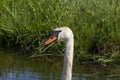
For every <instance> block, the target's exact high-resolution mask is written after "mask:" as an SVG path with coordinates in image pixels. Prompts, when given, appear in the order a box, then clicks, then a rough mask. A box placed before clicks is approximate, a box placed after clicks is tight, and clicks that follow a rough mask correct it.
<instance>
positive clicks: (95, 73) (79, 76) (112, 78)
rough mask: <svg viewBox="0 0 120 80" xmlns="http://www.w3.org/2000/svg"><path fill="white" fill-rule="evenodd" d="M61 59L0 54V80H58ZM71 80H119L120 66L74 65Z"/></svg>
mask: <svg viewBox="0 0 120 80" xmlns="http://www.w3.org/2000/svg"><path fill="white" fill-rule="evenodd" d="M62 62H63V57H54V59H53V57H52V58H50V57H45V56H44V57H37V58H30V57H25V56H22V55H17V54H11V53H5V52H0V80H60V79H61V73H62ZM72 80H120V66H119V65H110V66H106V67H105V66H100V65H91V64H88V63H86V64H84V65H83V64H81V65H80V64H74V66H73V76H72Z"/></svg>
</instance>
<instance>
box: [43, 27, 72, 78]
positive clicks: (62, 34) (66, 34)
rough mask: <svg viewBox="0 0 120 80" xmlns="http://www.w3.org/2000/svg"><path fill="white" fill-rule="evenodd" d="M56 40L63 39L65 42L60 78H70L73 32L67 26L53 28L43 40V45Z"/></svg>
mask: <svg viewBox="0 0 120 80" xmlns="http://www.w3.org/2000/svg"><path fill="white" fill-rule="evenodd" d="M56 40H63V41H64V42H65V54H64V64H63V65H64V66H63V72H62V80H71V79H72V64H73V49H74V36H73V32H72V31H71V29H70V28H68V27H59V28H55V29H54V30H53V31H52V34H51V36H50V38H49V39H48V40H47V41H46V42H45V45H48V44H50V43H52V42H54V41H56Z"/></svg>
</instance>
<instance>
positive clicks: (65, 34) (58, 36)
mask: <svg viewBox="0 0 120 80" xmlns="http://www.w3.org/2000/svg"><path fill="white" fill-rule="evenodd" d="M71 38H72V39H73V33H72V31H71V29H70V28H68V27H58V28H55V29H53V31H52V33H51V36H50V38H48V40H47V41H46V42H45V45H48V44H50V43H52V42H54V41H56V40H63V41H67V40H69V39H71Z"/></svg>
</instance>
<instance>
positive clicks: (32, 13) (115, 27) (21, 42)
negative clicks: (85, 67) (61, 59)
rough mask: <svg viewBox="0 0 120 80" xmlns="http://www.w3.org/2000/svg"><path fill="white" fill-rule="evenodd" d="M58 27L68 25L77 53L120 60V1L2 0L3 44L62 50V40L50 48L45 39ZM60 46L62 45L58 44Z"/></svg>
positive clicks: (1, 25)
mask: <svg viewBox="0 0 120 80" xmlns="http://www.w3.org/2000/svg"><path fill="white" fill-rule="evenodd" d="M57 26H69V27H70V28H71V29H72V30H73V33H74V36H75V55H76V56H77V57H78V58H81V59H83V58H86V57H87V58H88V57H90V58H91V56H92V59H95V60H96V59H99V61H101V60H102V61H103V62H109V61H120V59H119V58H120V27H119V26H120V1H119V0H64V1H63V0H51V1H50V0H1V1H0V38H1V39H0V43H1V46H2V47H8V48H15V47H19V48H21V49H25V50H32V51H39V52H40V54H44V53H45V52H47V53H50V52H49V51H51V52H52V53H56V52H59V53H62V52H61V49H62V43H58V44H55V45H52V46H51V48H49V50H48V49H47V48H48V47H45V46H44V45H43V44H44V41H45V39H46V38H47V37H48V35H49V33H50V31H51V30H52V29H53V28H55V27H57ZM58 45H59V46H58ZM60 47H61V48H60Z"/></svg>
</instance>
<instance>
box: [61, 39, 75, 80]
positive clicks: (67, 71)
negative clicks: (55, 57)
mask: <svg viewBox="0 0 120 80" xmlns="http://www.w3.org/2000/svg"><path fill="white" fill-rule="evenodd" d="M73 49H74V39H73V38H71V39H68V40H67V41H65V54H64V66H63V73H62V80H71V78H72V64H73Z"/></svg>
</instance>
